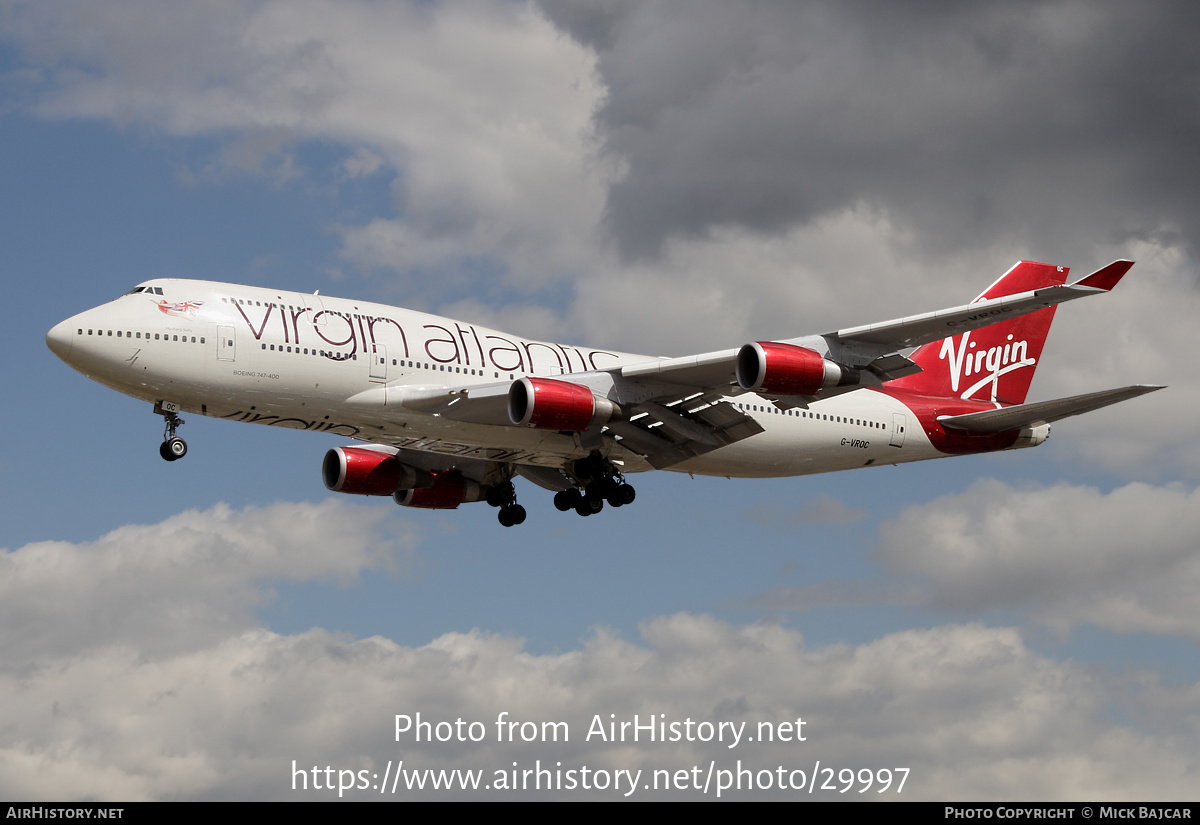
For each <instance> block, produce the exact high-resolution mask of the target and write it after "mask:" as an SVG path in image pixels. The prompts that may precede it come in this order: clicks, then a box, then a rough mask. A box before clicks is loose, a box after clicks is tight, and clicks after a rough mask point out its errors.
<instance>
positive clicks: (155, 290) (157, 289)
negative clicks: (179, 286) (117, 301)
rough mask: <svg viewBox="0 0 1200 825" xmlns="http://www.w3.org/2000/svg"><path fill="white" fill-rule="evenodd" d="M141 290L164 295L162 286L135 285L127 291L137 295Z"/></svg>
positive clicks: (129, 293)
mask: <svg viewBox="0 0 1200 825" xmlns="http://www.w3.org/2000/svg"><path fill="white" fill-rule="evenodd" d="M139 292H145V293H146V294H147V295H162V294H163V291H162V287H161V286H135V287H134V288H133V289H131V290H129V291H128V292H126V293H125V294H126V295H136V294H137V293H139Z"/></svg>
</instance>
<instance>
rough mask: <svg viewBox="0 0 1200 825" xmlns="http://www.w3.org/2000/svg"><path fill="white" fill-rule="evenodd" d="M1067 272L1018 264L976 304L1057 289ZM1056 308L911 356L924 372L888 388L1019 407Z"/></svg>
mask: <svg viewBox="0 0 1200 825" xmlns="http://www.w3.org/2000/svg"><path fill="white" fill-rule="evenodd" d="M1067 271H1068V270H1067V268H1066V267H1064V266H1050V265H1049V264H1038V263H1033V262H1031V261H1021V262H1020V263H1018V264H1017V265H1016V266H1014V267H1013V268H1012V269H1010V270H1009V271H1008V272H1006V273H1004V275H1003V276H1002V277H1001V278H1000V279H999V280H998V281H996V283H994V284H992V285H991V286H990V287H988V288H987V289H986V290H984V292H983V294H982V295H980V296H979V297H978V298H976V299H975V301H982V300H984V299H986V298H1000V297H1003V296H1005V295H1014V294H1016V293H1019V292H1029V291H1030V290H1034V289H1041V288H1042V287H1046V286H1054V285H1056V284H1061V283H1063V282H1065V281H1066V279H1067ZM975 301H973V302H972V303H975ZM1055 309H1057V307H1047V308H1046V309H1039V310H1038V311H1037V312H1031V313H1029V314H1028V315H1022V316H1020V317H1019V318H1014V319H1012V320H1011V321H1001V322H1000V323H998V324H992V325H991V326H989V327H984V328H983V329H977V330H975V331H974V332H964V333H963V334H962V335H956V336H954V337H953V338H946V339H944V340H942V341H934V342H933V343H932V344H926V345H925V346H923V347H920V348H918V349H917V351H916V352H914V353H913V354H912V355H911V356H909V357H910V358H912V360H913V361H916V362H917V364H919V365H920V367H921V369H922V370H924V372H921V373H918V374H916V375H910V376H908V377H907V378H900V379H897V380H895V381H892V382H890V383H889V384H888V385H887V386H888V387H895V388H897V389H906V390H910V391H912V392H917V393H921V394H922V395H935V396H942V397H954V398H963V399H974V400H978V401H991V402H993V403H997V404H1002V405H1008V404H1022V403H1024V402H1025V395H1026V393H1028V392H1029V384H1030V382H1031V381H1032V380H1033V371H1034V369H1035V368H1036V367H1037V362H1038V360H1039V359H1040V358H1041V357H1042V347H1043V346H1044V345H1045V343H1046V334H1047V333H1048V332H1049V331H1050V322H1051V321H1053V320H1054V310H1055Z"/></svg>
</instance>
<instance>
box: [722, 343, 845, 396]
mask: <svg viewBox="0 0 1200 825" xmlns="http://www.w3.org/2000/svg"><path fill="white" fill-rule="evenodd" d="M736 374H737V382H738V385H739V386H740V387H741V388H742V389H744V390H750V391H751V392H759V391H762V392H767V393H771V394H772V395H816V394H817V393H818V392H820V391H821V390H823V389H828V388H829V387H836V386H838V385H839V384H841V383H850V380H851V379H853V378H854V377H855V376H854V373H853V371H852V370H849V369H846V368H843V367H842V366H840V365H838V364H835V363H834V362H833V361H830V360H829V359H828V358H825V357H824V356H822V355H821V353H819V352H816V351H815V350H811V349H808V348H806V347H797V346H795V345H793V344H778V343H774V342H770V341H759V342H757V343H754V344H746V345H745V346H744V347H742V348H741V349H740V350H739V351H738V355H737V370H736Z"/></svg>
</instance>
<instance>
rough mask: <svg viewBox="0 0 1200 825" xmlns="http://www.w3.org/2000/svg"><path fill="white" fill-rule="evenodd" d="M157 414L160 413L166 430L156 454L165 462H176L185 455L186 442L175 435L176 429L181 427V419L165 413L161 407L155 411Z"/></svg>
mask: <svg viewBox="0 0 1200 825" xmlns="http://www.w3.org/2000/svg"><path fill="white" fill-rule="evenodd" d="M157 412H161V413H162V417H163V419H164V420H165V421H166V422H167V426H166V429H164V430H163V443H162V444H161V445H159V448H158V454H159V455H161V456H162V457H163V458H164V459H165V460H166V461H177V460H179V459H181V458H183V457H184V456H185V455H187V442H186V441H184V440H183V439H182V438H180V437H179V436H177V435H175V430H176V428H177V427H182V426H183V419H182V418H180V417H179V416H178V415H176V414H175V413H174V412H168V411H165V410H163V409H162V408H161V407H160V408H158V409H157Z"/></svg>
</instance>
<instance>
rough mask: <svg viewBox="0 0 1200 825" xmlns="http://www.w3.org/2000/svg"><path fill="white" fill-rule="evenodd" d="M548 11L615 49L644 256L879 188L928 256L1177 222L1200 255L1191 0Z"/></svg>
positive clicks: (615, 103)
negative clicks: (1189, 94)
mask: <svg viewBox="0 0 1200 825" xmlns="http://www.w3.org/2000/svg"><path fill="white" fill-rule="evenodd" d="M543 8H544V9H545V13H546V14H547V15H548V16H550V17H551V19H553V20H555V21H556V23H557V24H558V25H560V26H562V27H563V28H564V30H566V31H569V32H571V33H572V34H573V36H575V37H577V38H578V39H579V40H580V41H581V42H584V43H587V44H588V45H589V46H591V47H592V48H594V49H596V52H597V57H598V62H597V66H598V70H599V72H600V75H601V77H602V78H603V80H604V83H605V84H606V86H607V88H608V90H609V94H608V95H607V97H606V98H605V100H604V104H603V106H602V108H601V109H600V111H599V114H598V125H599V130H600V135H601V137H602V138H603V140H604V145H605V148H606V150H607V151H608V152H610V153H611V154H613V155H615V156H618V157H620V159H621V161H622V163H623V164H625V166H626V168H627V170H628V171H627V174H625V175H624V176H623V177H622V178H621V179H620V180H619V181H618V182H617V183H615V184H614V185H613V186H612V187H611V189H610V192H609V197H608V201H607V211H606V216H607V223H608V226H609V227H610V229H611V230H612V232H613V235H614V237H615V238H616V240H617V242H618V243H619V245H620V247H621V249H622V250H623V252H624V254H625V256H626V258H642V257H653V256H654V255H655V254H657V253H658V251H659V250H661V249H662V248H663V247H664V244H665V242H666V241H668V240H669V239H671V238H675V237H705V236H706V235H707V234H708V233H710V232H712V231H713V230H715V229H718V228H722V227H731V226H732V227H744V228H750V229H753V230H756V231H760V232H767V233H777V232H785V231H787V230H788V228H790V227H792V226H795V225H807V224H811V223H813V222H815V221H816V220H819V219H820V218H821V217H822V216H826V215H829V214H834V213H838V212H841V211H843V210H845V209H848V208H854V207H855V206H857V205H858V204H863V203H865V204H867V205H869V206H871V207H873V208H876V209H880V210H883V211H885V212H887V213H889V214H892V215H894V216H896V218H897V219H902V220H903V222H904V224H903V225H904V228H905V229H906V230H910V231H913V232H915V233H917V234H918V235H919V237H920V240H921V246H922V248H923V249H924V250H925V251H926V252H930V251H933V250H939V251H947V250H956V249H970V248H973V247H976V246H978V245H980V244H989V243H992V242H994V241H996V240H997V239H998V238H1008V239H1010V241H1016V240H1017V239H1027V240H1028V241H1032V242H1033V245H1034V246H1036V247H1044V248H1049V249H1051V250H1054V249H1057V248H1060V247H1061V245H1062V243H1063V240H1062V239H1063V237H1064V236H1068V237H1070V238H1072V239H1073V241H1074V243H1079V242H1083V243H1086V244H1095V243H1102V242H1111V241H1112V240H1123V239H1127V238H1132V237H1155V236H1169V235H1172V234H1174V235H1180V234H1181V235H1182V236H1183V237H1184V238H1185V239H1186V242H1187V244H1188V245H1189V247H1190V248H1195V244H1196V241H1197V230H1198V229H1200V227H1198V225H1197V224H1196V222H1195V219H1194V217H1191V216H1194V215H1195V214H1196V210H1195V193H1194V191H1192V190H1191V189H1190V188H1189V187H1188V186H1187V185H1186V183H1185V180H1186V178H1185V177H1183V176H1180V175H1178V174H1177V172H1178V169H1180V168H1191V167H1192V166H1193V165H1194V163H1195V160H1194V157H1193V153H1192V151H1191V147H1192V144H1193V141H1192V139H1191V135H1192V134H1193V132H1194V129H1195V118H1194V115H1193V114H1192V113H1191V112H1190V111H1188V110H1187V109H1186V107H1181V106H1179V103H1178V101H1179V100H1180V99H1181V98H1182V97H1183V96H1186V90H1187V89H1188V88H1189V87H1190V86H1192V85H1194V83H1195V79H1196V76H1197V73H1198V71H1200V64H1198V62H1197V60H1196V58H1195V55H1194V51H1193V50H1192V48H1191V44H1190V43H1189V41H1188V38H1187V37H1186V35H1184V34H1183V32H1186V31H1189V30H1190V29H1191V27H1192V26H1193V25H1194V24H1195V22H1196V17H1195V15H1196V10H1195V9H1194V8H1192V7H1190V6H1188V5H1187V4H1183V3H1162V4H1157V5H1155V6H1154V7H1153V8H1152V9H1149V10H1146V12H1145V13H1141V12H1138V13H1132V12H1131V11H1130V10H1129V8H1128V7H1126V6H1124V5H1122V4H1119V3H1102V4H1088V5H1080V4H1077V3H1072V2H1040V3H1030V4H1022V5H1019V6H1014V5H1012V4H1003V3H992V4H973V5H971V6H960V7H957V8H955V9H953V10H947V9H945V8H941V7H937V8H935V7H930V6H928V5H923V4H920V3H903V4H893V5H890V6H889V7H887V8H886V9H883V8H880V7H876V6H871V7H869V8H868V7H855V6H845V5H843V4H834V3H815V4H812V3H810V4H806V5H805V6H803V7H796V6H790V5H787V4H761V3H704V4H697V5H693V6H692V7H690V8H689V12H688V14H687V15H686V16H683V15H680V14H678V13H677V9H676V8H675V7H673V6H671V5H670V4H665V3H631V4H618V5H615V6H613V5H610V4H601V3H590V2H577V3H566V4H558V3H547V4H544V6H543ZM1118 41H1119V42H1121V43H1122V48H1120V49H1097V48H1095V44H1096V43H1101V42H1118ZM1133 55H1136V56H1137V57H1136V59H1133V60H1131V56H1133ZM1187 204H1190V206H1188V205H1187ZM1065 251H1067V252H1070V253H1075V252H1078V251H1079V247H1077V246H1075V247H1073V248H1071V249H1068V250H1065Z"/></svg>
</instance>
